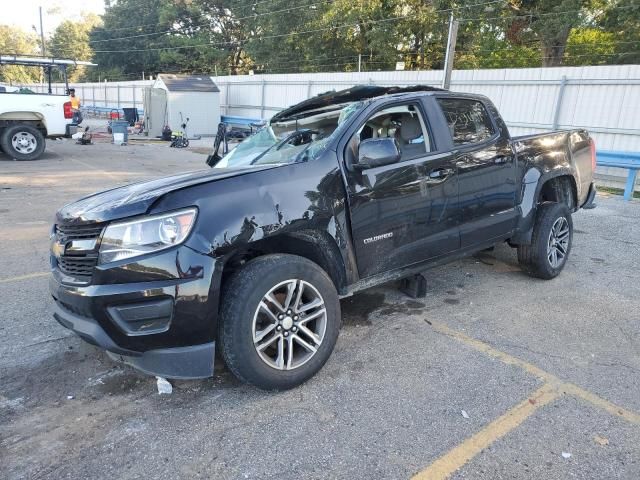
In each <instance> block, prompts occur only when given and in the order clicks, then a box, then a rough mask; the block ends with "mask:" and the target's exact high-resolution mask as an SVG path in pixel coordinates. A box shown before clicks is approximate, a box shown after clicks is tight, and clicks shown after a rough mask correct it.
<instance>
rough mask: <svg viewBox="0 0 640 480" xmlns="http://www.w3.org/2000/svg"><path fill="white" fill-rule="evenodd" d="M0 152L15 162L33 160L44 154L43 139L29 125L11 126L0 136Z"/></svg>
mask: <svg viewBox="0 0 640 480" xmlns="http://www.w3.org/2000/svg"><path fill="white" fill-rule="evenodd" d="M0 145H1V146H2V150H4V152H5V153H6V154H7V155H9V156H10V157H12V158H14V159H16V160H35V159H37V158H39V157H40V155H42V152H44V146H45V139H44V135H43V134H42V132H41V131H40V130H38V129H37V128H35V127H33V126H31V125H26V124H25V125H12V126H10V127H7V128H6V129H5V130H4V132H2V135H0Z"/></svg>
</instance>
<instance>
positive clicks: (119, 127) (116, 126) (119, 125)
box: [111, 120, 129, 143]
mask: <svg viewBox="0 0 640 480" xmlns="http://www.w3.org/2000/svg"><path fill="white" fill-rule="evenodd" d="M128 126H129V122H127V121H126V120H114V121H112V122H111V133H112V134H113V143H116V133H120V134H122V135H123V137H122V138H123V139H124V142H122V143H127V142H128V141H129V131H128V130H127V127H128ZM118 140H120V136H119V135H118ZM119 143H120V142H119Z"/></svg>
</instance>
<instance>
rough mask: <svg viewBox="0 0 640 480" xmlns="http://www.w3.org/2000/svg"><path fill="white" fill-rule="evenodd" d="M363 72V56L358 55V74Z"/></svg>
mask: <svg viewBox="0 0 640 480" xmlns="http://www.w3.org/2000/svg"><path fill="white" fill-rule="evenodd" d="M361 71H362V54H361V53H359V54H358V72H361Z"/></svg>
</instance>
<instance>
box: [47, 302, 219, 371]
mask: <svg viewBox="0 0 640 480" xmlns="http://www.w3.org/2000/svg"><path fill="white" fill-rule="evenodd" d="M53 317H54V318H55V319H56V320H57V321H58V323H60V325H62V326H63V327H65V328H68V329H69V330H72V331H73V332H75V333H76V334H77V335H78V336H79V337H80V338H82V339H83V340H85V341H86V342H88V343H90V344H92V345H95V346H97V347H101V348H103V349H105V350H106V351H107V354H108V355H109V356H110V357H111V358H112V359H114V360H116V361H121V362H124V363H127V364H129V365H131V366H132V367H135V368H137V369H138V370H140V371H142V372H144V373H148V374H150V375H158V376H161V377H167V378H181V379H192V378H206V377H211V376H212V375H213V365H214V358H215V342H209V343H203V344H201V345H192V346H188V347H173V348H157V349H153V350H147V351H145V352H137V351H133V350H127V349H125V348H122V347H120V346H118V345H117V344H116V343H115V342H114V341H113V340H112V339H111V337H110V336H109V335H108V334H107V332H105V331H104V329H103V328H102V327H101V326H100V325H99V324H98V323H97V322H95V321H93V320H92V319H89V318H86V317H81V316H80V315H76V314H74V313H72V312H70V311H68V310H65V309H64V308H63V307H61V306H60V305H59V304H58V303H56V305H55V307H54V313H53Z"/></svg>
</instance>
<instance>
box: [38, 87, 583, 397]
mask: <svg viewBox="0 0 640 480" xmlns="http://www.w3.org/2000/svg"><path fill="white" fill-rule="evenodd" d="M210 159H211V163H212V164H213V165H212V166H213V168H211V169H209V170H206V171H202V172H196V173H188V174H182V175H177V176H172V177H168V178H163V179H159V180H153V181H148V182H142V183H136V184H132V185H128V186H124V187H120V188H115V189H112V190H108V191H105V192H101V193H97V194H94V195H91V196H89V197H86V198H83V199H81V200H79V201H77V202H75V203H72V204H70V205H67V206H65V207H63V208H62V209H61V210H60V211H59V212H58V213H57V216H56V221H55V225H54V227H53V230H52V234H51V252H52V253H51V268H52V276H51V280H50V290H51V294H52V295H53V298H54V300H55V313H54V316H55V318H56V319H57V320H58V322H59V323H61V324H62V325H63V326H65V327H67V328H69V329H71V330H73V331H74V332H76V333H77V334H78V335H79V336H80V337H82V338H83V339H85V340H86V341H88V342H90V343H92V344H95V345H98V346H99V347H101V348H103V349H105V350H107V351H108V352H109V354H110V355H111V356H112V357H113V358H117V359H120V360H122V361H125V362H127V363H129V364H131V365H133V366H135V367H137V368H138V369H140V370H142V371H144V372H147V373H150V374H155V375H160V376H165V377H169V378H199V377H207V376H211V375H212V374H213V364H214V358H215V354H216V350H218V353H221V354H222V358H223V359H224V361H225V362H226V364H227V365H228V367H229V368H230V370H231V371H232V372H233V373H234V374H235V375H236V376H237V377H238V378H240V379H242V380H244V381H246V382H249V383H252V384H254V385H257V386H259V387H262V388H266V389H286V388H291V387H294V386H296V385H299V384H300V383H302V382H304V381H305V380H307V379H309V378H310V377H311V376H313V375H314V374H315V373H316V372H317V371H318V370H320V368H321V367H322V365H323V364H324V363H325V362H326V361H327V359H328V358H329V356H330V354H331V351H332V350H333V348H334V345H335V343H336V339H337V337H338V331H339V327H340V302H339V299H340V298H341V297H346V296H349V295H351V294H353V293H354V292H357V291H358V290H361V289H364V288H368V287H371V286H373V285H377V284H380V283H383V282H388V281H390V280H394V279H401V278H407V277H411V276H414V275H416V274H417V273H418V272H423V271H425V270H426V269H427V268H428V267H430V266H433V265H438V264H442V263H444V262H448V261H451V260H454V259H457V258H460V257H462V256H465V255H470V254H472V253H474V252H477V251H479V250H483V249H486V248H489V247H491V246H493V245H495V244H497V243H499V242H508V244H509V245H511V246H512V247H514V248H517V250H518V260H519V262H520V263H521V264H522V266H523V269H524V270H525V271H526V272H527V273H528V274H530V275H532V276H534V277H538V278H543V279H551V278H553V277H555V276H556V275H558V274H559V273H560V271H561V270H562V268H563V267H564V265H565V264H566V262H567V258H568V256H569V252H570V249H571V241H572V228H573V226H572V221H571V215H572V213H573V212H576V211H577V210H578V209H579V208H581V207H587V206H589V207H590V206H593V199H594V196H595V188H594V184H593V170H594V167H595V150H594V144H593V141H592V140H591V139H590V138H589V135H588V134H587V132H585V131H583V130H571V131H560V132H553V133H547V134H541V135H530V136H526V137H511V136H510V135H509V131H508V129H507V127H506V125H505V124H504V122H503V121H502V119H501V118H500V115H499V114H498V112H497V111H496V109H495V107H494V106H493V104H492V103H491V102H490V101H489V100H488V99H487V98H485V97H483V96H479V95H469V94H459V93H453V92H449V91H444V90H439V89H434V88H430V87H424V86H415V87H403V88H400V87H380V86H359V87H354V88H350V89H347V90H343V91H340V92H331V93H327V94H323V95H320V96H317V97H314V98H311V99H309V100H307V101H304V102H302V103H300V104H298V105H295V106H293V107H290V108H288V109H286V110H284V111H282V112H280V113H278V114H276V115H275V116H274V117H273V118H272V119H271V121H270V122H269V124H268V125H267V126H266V127H264V128H263V129H262V130H260V131H259V132H258V133H256V134H255V135H254V136H252V137H250V138H249V139H247V140H246V141H245V142H243V143H241V144H239V145H238V146H237V147H236V148H235V149H234V150H232V151H231V152H230V153H229V154H227V155H226V156H224V157H222V158H220V157H219V156H218V155H217V154H215V155H213V156H211V157H210Z"/></svg>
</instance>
